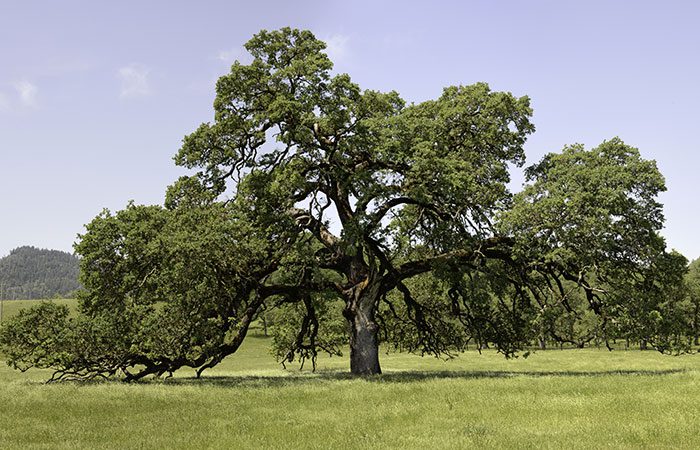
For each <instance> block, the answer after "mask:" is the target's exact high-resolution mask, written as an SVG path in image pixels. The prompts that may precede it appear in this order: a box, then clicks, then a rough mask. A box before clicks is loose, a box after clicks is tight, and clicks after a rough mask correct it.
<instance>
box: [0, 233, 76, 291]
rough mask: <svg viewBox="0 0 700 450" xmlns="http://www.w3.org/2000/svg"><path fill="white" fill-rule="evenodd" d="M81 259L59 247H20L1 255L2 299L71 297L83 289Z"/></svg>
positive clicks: (0, 285) (0, 282)
mask: <svg viewBox="0 0 700 450" xmlns="http://www.w3.org/2000/svg"><path fill="white" fill-rule="evenodd" d="M78 265H79V260H78V258H77V257H76V256H75V255H71V254H70V253H67V252H62V251H59V250H46V249H39V248H35V247H31V246H23V247H18V248H16V249H14V250H12V251H11V252H10V254H9V255H7V256H5V257H3V258H0V298H2V299H5V300H11V299H29V300H31V299H47V298H55V297H61V298H69V297H73V296H74V295H75V291H76V290H78V289H79V288H80V283H79V282H78Z"/></svg>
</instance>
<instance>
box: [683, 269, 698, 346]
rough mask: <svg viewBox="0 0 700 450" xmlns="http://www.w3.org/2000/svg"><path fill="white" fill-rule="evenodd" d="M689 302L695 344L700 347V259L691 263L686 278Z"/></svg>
mask: <svg viewBox="0 0 700 450" xmlns="http://www.w3.org/2000/svg"><path fill="white" fill-rule="evenodd" d="M685 282H686V286H687V289H688V300H689V301H690V305H691V321H692V328H693V343H694V344H695V345H700V258H698V259H696V260H695V261H693V262H691V263H690V265H689V266H688V273H687V275H686V277H685Z"/></svg>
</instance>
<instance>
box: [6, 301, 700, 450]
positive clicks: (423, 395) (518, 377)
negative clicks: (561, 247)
mask: <svg viewBox="0 0 700 450" xmlns="http://www.w3.org/2000/svg"><path fill="white" fill-rule="evenodd" d="M7 303H9V302H6V305H5V307H7ZM5 311H7V310H5ZM6 317H7V316H6ZM268 345H269V340H268V339H267V338H265V337H263V336H260V335H259V334H253V336H251V337H249V339H248V340H247V342H246V343H245V344H244V347H243V348H242V349H241V350H240V351H239V353H237V354H235V355H233V356H232V357H229V358H228V359H227V360H225V361H224V362H223V363H222V364H221V365H220V366H218V367H216V368H215V369H212V370H210V371H207V372H205V373H204V376H203V378H202V379H199V380H197V379H194V378H193V377H192V376H193V371H182V372H180V373H178V374H176V376H175V377H174V378H171V379H165V380H149V381H146V382H141V383H135V384H123V383H118V382H100V383H82V384H81V383H63V384H52V385H46V384H43V381H44V380H46V379H47V378H48V377H49V376H50V373H49V372H46V371H29V372H27V373H24V374H23V373H19V372H16V371H13V370H11V369H10V368H9V367H7V366H6V365H5V364H4V363H2V365H0V448H3V449H4V448H22V449H31V448H47V449H48V448H51V449H53V448H88V449H102V448H121V449H125V448H126V449H136V448H222V449H223V448H226V449H231V448H275V449H277V448H282V449H284V448H290V449H291V448H318V449H326V448H425V447H432V448H527V447H535V448H601V447H612V448H700V423H698V420H697V418H698V417H700V355H697V356H694V355H686V356H680V357H670V356H663V355H659V354H658V353H656V352H653V351H646V352H640V351H637V350H634V351H633V350H630V351H614V352H608V351H606V350H597V349H584V350H547V351H539V352H536V353H535V354H533V355H531V356H530V357H529V358H527V359H523V358H518V359H515V360H506V359H504V358H503V357H502V356H501V355H497V354H495V352H493V351H486V352H484V353H483V354H481V355H480V354H478V353H477V352H470V353H466V354H463V355H460V357H458V358H456V359H454V360H450V361H442V360H436V359H434V358H427V357H426V358H421V357H419V356H414V355H406V354H396V353H391V354H384V355H383V357H382V368H383V370H384V372H385V373H384V374H383V375H381V376H378V377H371V378H365V379H353V378H351V377H349V376H348V375H347V371H348V360H347V358H320V360H319V365H318V370H317V371H316V373H311V372H310V371H308V370H307V369H306V368H305V369H304V371H299V370H298V368H292V367H288V369H287V370H284V369H282V368H281V367H280V366H279V365H278V364H277V363H276V362H275V361H274V359H273V358H272V357H271V356H270V354H269V352H268Z"/></svg>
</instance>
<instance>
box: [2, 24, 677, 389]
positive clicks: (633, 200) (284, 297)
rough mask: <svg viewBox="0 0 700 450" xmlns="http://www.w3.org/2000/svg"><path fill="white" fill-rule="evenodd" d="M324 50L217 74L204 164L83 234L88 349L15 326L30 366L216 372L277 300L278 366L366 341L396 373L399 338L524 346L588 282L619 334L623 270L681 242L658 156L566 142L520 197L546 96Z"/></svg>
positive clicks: (265, 49)
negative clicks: (614, 295)
mask: <svg viewBox="0 0 700 450" xmlns="http://www.w3.org/2000/svg"><path fill="white" fill-rule="evenodd" d="M324 47H325V44H324V43H323V42H322V41H319V40H317V39H316V38H315V37H314V36H313V35H312V34H311V33H310V32H308V31H298V30H291V29H288V28H285V29H282V30H279V31H273V32H267V31H262V32H260V33H259V34H257V35H256V36H254V37H253V38H252V39H251V40H250V41H249V42H248V43H247V44H246V48H247V49H248V51H249V52H250V53H251V55H252V56H253V61H252V62H251V63H250V64H247V65H245V64H241V63H239V62H236V63H234V64H233V66H232V68H231V72H230V73H229V74H228V75H226V76H224V77H222V78H221V79H219V81H218V83H217V96H216V100H215V102H214V109H215V121H214V122H213V123H206V124H203V125H201V126H200V127H199V128H198V129H197V130H196V131H195V132H194V133H192V134H191V135H189V136H187V137H186V138H185V140H184V144H183V146H182V148H181V150H180V151H179V153H178V154H177V156H176V158H175V160H176V163H177V164H179V165H181V166H184V167H186V168H189V169H194V170H197V172H196V173H194V174H193V175H192V176H190V177H183V178H181V179H179V180H178V181H177V182H176V183H175V184H174V185H173V186H171V187H170V189H169V190H168V194H167V198H166V205H165V208H161V207H155V206H136V205H129V206H128V207H127V208H126V209H125V210H123V211H120V212H118V213H116V214H111V213H108V212H105V213H103V214H101V215H100V216H98V217H97V218H96V219H95V220H93V222H92V223H90V224H89V225H88V226H87V232H86V234H85V235H84V236H82V239H81V241H80V242H79V243H78V244H77V246H76V251H77V252H78V253H79V254H80V255H81V256H82V260H81V267H82V281H83V284H84V285H85V293H84V294H83V295H82V297H81V306H80V311H81V316H80V318H79V319H77V321H74V322H73V323H72V324H68V325H67V327H68V328H70V329H71V330H72V331H71V332H70V333H66V334H65V336H66V337H65V339H64V340H63V343H61V346H62V347H57V348H68V349H79V350H80V351H77V350H75V351H73V350H70V351H67V352H66V354H68V355H71V356H70V357H67V358H63V359H61V360H60V362H59V363H58V364H56V363H52V364H47V363H45V359H42V358H41V357H39V358H37V355H36V352H37V351H45V350H43V349H42V350H38V349H37V348H36V347H31V348H27V347H24V346H23V345H22V344H21V342H20V341H21V339H22V337H21V336H22V333H21V332H18V333H14V332H9V331H4V330H3V331H2V332H0V344H1V345H3V346H4V348H8V349H9V351H8V352H7V353H8V354H10V355H11V357H10V359H9V362H10V364H12V365H15V366H17V367H26V366H27V364H30V365H31V364H34V365H38V364H39V362H41V364H44V365H51V366H52V367H54V368H56V369H57V375H56V376H57V377H58V378H61V377H79V378H84V377H90V376H95V375H96V374H101V375H113V374H115V373H123V374H125V375H126V378H127V379H137V378H141V377H143V376H146V375H149V374H163V373H168V372H172V371H174V370H177V369H179V368H181V367H195V368H197V370H198V373H201V372H202V371H203V370H204V369H206V368H208V367H213V366H214V365H216V364H217V363H219V362H220V361H221V360H222V359H223V358H224V357H225V356H227V355H229V354H231V353H233V352H235V351H236V349H237V348H238V347H239V345H240V344H241V342H242V341H243V339H244V338H245V336H246V333H247V331H248V328H249V326H250V324H251V322H252V320H253V319H254V318H255V317H257V315H258V314H259V313H260V311H262V310H263V309H265V310H266V311H269V312H270V317H271V319H273V320H272V322H273V323H274V325H275V330H274V333H273V335H274V340H275V342H276V344H277V355H278V356H279V357H280V359H282V360H284V361H293V360H294V359H295V358H301V359H302V360H304V359H307V358H310V359H311V360H312V361H313V360H315V357H316V355H317V352H318V351H327V352H329V353H331V354H336V353H340V351H341V350H342V347H343V346H342V342H344V341H345V340H347V341H348V342H349V347H350V370H351V372H352V373H353V374H356V375H370V374H378V373H380V372H381V368H380V364H379V343H380V341H381V340H384V341H385V342H386V343H387V344H390V345H394V346H395V347H397V348H400V349H405V350H408V351H412V352H419V353H422V354H425V353H427V354H433V355H449V354H452V352H457V351H461V350H463V349H464V348H465V347H466V345H467V343H468V342H470V341H476V342H478V343H479V346H480V347H481V346H486V345H492V346H494V347H495V348H496V349H497V350H499V351H501V352H502V353H504V354H506V355H507V356H510V355H513V354H514V353H515V352H517V351H518V350H519V349H521V348H522V347H523V346H524V345H526V344H527V343H529V342H531V341H532V339H533V338H534V337H535V336H536V335H537V333H538V332H539V328H538V327H539V325H536V324H537V321H538V319H539V317H540V316H541V315H542V314H544V313H545V311H546V310H547V308H548V305H550V306H551V307H557V308H558V307H559V306H562V307H563V308H564V310H566V311H569V310H570V309H571V308H570V306H571V305H570V304H569V295H570V294H569V290H570V289H574V290H576V291H578V292H580V295H581V298H582V299H585V302H586V303H587V306H588V308H590V310H592V311H593V312H594V313H595V314H597V315H598V316H599V317H600V318H601V324H602V325H601V329H602V330H603V332H605V329H606V326H607V324H608V323H610V322H611V320H613V319H614V318H616V314H617V313H618V312H619V311H624V308H622V309H620V308H618V309H615V308H614V307H615V306H617V304H615V303H613V302H612V300H608V298H609V294H610V293H611V292H612V291H613V289H614V287H615V286H616V285H617V283H618V282H620V280H624V279H626V278H628V277H630V276H632V275H633V274H639V273H641V272H643V271H644V270H646V269H649V268H651V267H652V265H653V264H654V261H657V260H658V258H660V257H663V256H662V255H665V250H664V243H663V240H662V239H661V238H660V237H659V235H658V230H659V229H660V228H661V226H662V222H663V217H662V213H661V205H660V204H659V203H658V201H657V200H656V195H657V194H658V192H660V191H662V190H664V189H665V187H664V181H663V177H662V176H661V175H660V174H659V172H658V170H657V168H656V165H655V164H654V163H653V162H651V161H645V160H643V159H642V158H641V157H640V156H639V152H638V151H637V150H636V149H634V148H632V147H629V146H627V145H625V144H624V143H623V142H622V141H621V140H619V139H613V140H611V141H608V142H605V143H603V144H602V145H601V146H599V147H597V148H595V149H593V150H585V149H584V148H583V147H582V146H572V147H567V148H566V149H564V151H563V152H562V153H561V154H550V155H547V156H546V157H545V158H544V159H543V160H542V161H541V162H540V163H538V164H536V165H534V166H533V167H531V168H529V169H528V170H527V175H528V181H529V183H530V184H529V185H528V186H527V187H526V188H525V190H524V191H523V192H522V193H521V194H518V195H517V196H516V197H515V198H513V197H512V195H511V194H510V193H509V191H508V188H507V184H508V182H509V181H510V177H509V172H508V167H509V165H511V164H512V165H516V166H520V165H522V164H523V162H524V159H525V155H524V152H523V144H524V143H525V139H526V137H527V135H528V134H530V133H532V132H533V131H534V127H533V125H532V124H531V122H530V115H531V113H532V111H531V109H530V105H529V99H528V98H527V97H520V98H516V97H514V96H513V95H511V94H510V93H504V92H493V91H491V90H490V88H489V87H488V86H487V85H486V84H484V83H479V84H475V85H472V86H453V87H448V88H446V89H445V90H444V91H443V93H442V95H441V96H440V97H439V98H438V99H436V100H429V101H425V102H422V103H419V104H411V105H408V106H407V105H406V104H405V102H404V101H403V100H402V99H401V98H400V97H399V96H398V94H397V93H395V92H390V93H380V92H376V91H370V90H367V91H362V90H361V89H360V88H359V86H357V85H356V84H354V83H352V82H351V81H350V78H349V77H348V76H347V75H345V74H341V75H335V76H332V75H331V72H330V71H331V69H332V64H331V62H330V60H329V59H328V57H327V56H326V54H325V53H323V48H324ZM566 283H568V285H567V284H566ZM629 301H634V300H633V299H630V300H629ZM275 310H276V311H278V313H279V314H277V315H276V317H275V314H274V313H273V311H275ZM32 314H35V316H32ZM339 315H341V316H342V319H341V318H340V317H339ZM41 317H42V316H41V314H39V312H36V313H32V312H28V313H26V315H24V316H23V319H22V320H24V321H26V322H27V323H29V322H31V321H32V319H33V318H34V319H35V320H36V321H37V322H38V321H39V320H40V319H41ZM13 327H14V325H12V326H10V327H8V328H7V329H8V330H12V329H14V328H13ZM76 342H82V343H83V344H82V345H78V344H76ZM105 343H107V344H105ZM95 349H96V350H95ZM49 353H52V352H49ZM39 356H41V355H39Z"/></svg>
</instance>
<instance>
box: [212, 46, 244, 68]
mask: <svg viewBox="0 0 700 450" xmlns="http://www.w3.org/2000/svg"><path fill="white" fill-rule="evenodd" d="M216 59H218V60H219V61H221V62H223V63H225V64H233V62H234V61H239V62H241V63H243V64H247V63H249V62H250V61H251V58H250V54H249V53H248V52H247V51H246V50H245V49H244V48H240V47H238V48H232V49H229V50H219V53H217V54H216Z"/></svg>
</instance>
